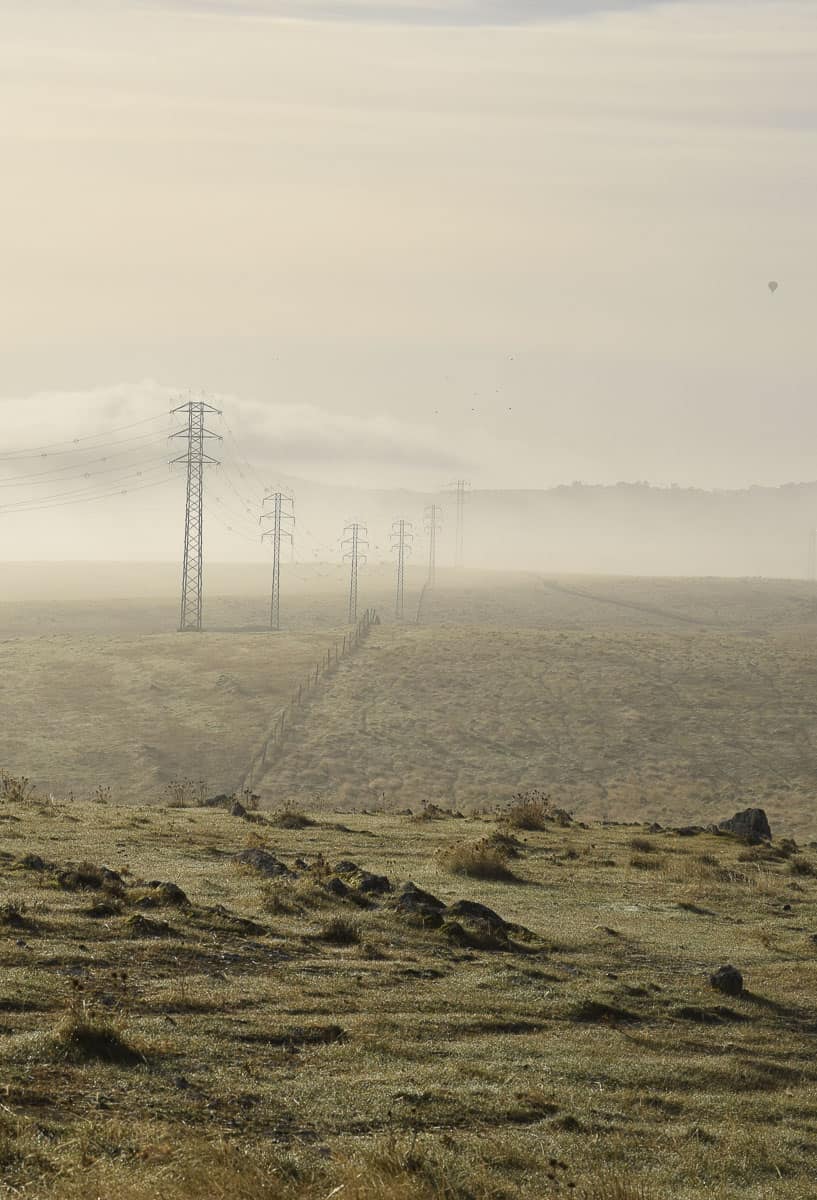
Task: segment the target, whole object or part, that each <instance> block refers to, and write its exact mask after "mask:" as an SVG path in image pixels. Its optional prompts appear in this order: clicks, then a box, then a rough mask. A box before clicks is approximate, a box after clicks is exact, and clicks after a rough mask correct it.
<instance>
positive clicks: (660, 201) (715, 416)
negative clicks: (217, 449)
mask: <svg viewBox="0 0 817 1200" xmlns="http://www.w3.org/2000/svg"><path fill="white" fill-rule="evenodd" d="M7 7H8V12H6V11H4V38H3V42H2V44H0V150H2V154H3V162H4V188H3V198H2V202H0V203H1V204H2V220H0V260H2V262H3V264H4V289H3V293H2V296H0V338H1V339H2V351H3V362H4V383H3V392H4V394H5V395H6V396H7V397H9V399H8V401H7V402H5V403H3V404H2V407H1V410H2V412H3V414H4V417H5V426H4V436H6V437H7V438H10V439H13V440H14V441H15V442H17V441H19V442H20V444H22V443H23V442H26V441H28V440H30V438H31V437H32V436H33V437H35V440H36V441H41V440H46V438H45V437H44V436H42V434H41V432H40V433H38V432H37V431H35V430H33V429H32V426H33V424H34V423H36V424H38V425H39V426H40V430H41V431H42V429H45V430H47V431H48V433H49V436H50V433H51V431H52V430H54V429H56V430H58V435H59V436H62V435H63V434H65V435H66V436H68V435H70V433H71V431H72V429H80V430H81V429H83V428H85V419H86V416H87V417H88V418H89V419H90V420H91V421H92V423H93V427H94V428H96V427H100V428H101V427H102V426H103V425H108V424H117V423H124V421H123V420H122V419H121V414H128V413H130V412H142V413H144V412H147V411H150V410H151V408H152V406H154V405H155V407H156V408H157V409H158V410H161V411H164V409H165V407H166V404H167V402H168V399H169V391H170V389H168V388H164V387H160V386H159V385H138V386H137V387H136V388H135V389H132V388H131V387H130V385H127V386H126V385H122V386H121V387H118V388H113V389H106V388H100V387H98V385H99V383H100V381H102V380H105V379H136V380H138V379H142V378H145V377H147V376H151V377H153V378H155V379H159V380H170V381H174V380H178V381H179V382H180V384H182V385H183V386H187V385H188V384H191V385H196V386H199V385H202V386H205V387H207V388H208V389H211V390H212V391H214V392H218V393H221V394H223V395H225V396H226V397H227V398H228V401H225V409H226V410H227V411H228V413H232V414H233V417H231V418H230V419H231V420H233V423H234V424H235V426H236V429H237V431H238V430H239V429H240V428H241V427H243V428H245V429H249V430H250V431H251V434H250V439H249V440H250V443H251V444H253V443H255V442H256V441H257V445H258V447H259V448H261V447H263V462H262V464H261V466H262V467H263V469H264V470H266V469H269V470H270V471H276V472H277V471H284V469H286V471H288V472H289V473H290V474H292V475H297V474H299V473H300V474H306V475H310V476H312V477H316V478H321V479H324V478H333V479H335V480H337V479H343V478H344V477H345V478H346V479H347V480H348V481H349V482H354V483H361V484H365V483H372V484H380V483H381V482H382V481H383V480H384V479H391V478H392V477H394V478H395V479H396V480H398V481H399V483H400V485H401V486H405V485H407V484H408V483H410V482H416V484H417V486H431V484H432V482H433V481H435V480H440V481H442V480H444V478H445V477H446V476H447V475H452V474H454V473H456V472H457V471H459V470H463V471H466V472H467V473H468V474H469V475H471V476H472V477H473V478H474V479H475V480H476V481H477V482H481V483H482V484H484V485H486V486H494V487H496V486H515V485H517V484H519V485H524V486H537V485H542V486H545V485H550V484H554V483H558V482H560V481H569V480H571V479H573V478H584V479H588V480H594V479H598V480H602V481H615V480H616V479H626V478H631V479H632V478H650V479H656V480H659V481H667V482H668V481H670V480H678V481H680V482H681V483H686V482H691V483H695V484H701V485H707V486H716V485H724V486H733V485H741V484H746V483H749V482H752V481H757V482H764V483H766V482H768V483H773V482H776V481H779V480H785V479H794V478H802V477H809V476H813V475H814V468H813V465H812V461H811V460H812V456H811V452H810V449H809V447H810V446H811V445H812V444H813V442H814V439H815V437H817V418H815V417H814V416H813V415H812V408H813V406H812V404H811V396H812V395H813V392H814V389H815V387H817V368H815V365H814V355H813V340H814V339H813V328H812V326H813V297H814V292H815V288H817V226H815V222H814V217H813V214H814V211H815V209H816V208H817V93H815V88H814V79H815V74H816V73H817V11H816V10H815V6H814V4H813V3H796V2H789V0H784V2H782V3H771V2H770V3H764V2H763V0H757V2H756V3H741V4H740V5H738V4H737V3H720V4H709V3H695V4H671V3H662V4H655V5H646V4H635V3H634V4H632V5H630V4H621V5H618V4H617V5H611V6H607V7H608V8H609V9H610V11H599V12H597V14H596V16H597V19H593V20H584V19H581V20H579V19H577V20H570V19H564V20H560V21H558V22H553V23H547V22H544V23H543V22H541V21H540V20H539V18H540V17H542V16H543V15H546V14H548V13H550V14H555V13H556V12H557V10H561V15H562V16H566V17H570V16H573V17H577V16H579V15H580V14H581V13H582V9H581V6H579V5H577V4H571V5H570V6H569V7H570V12H569V13H567V12H566V10H567V8H568V6H567V5H566V4H561V5H556V4H554V5H551V6H548V5H546V4H542V5H537V6H534V5H532V4H531V5H519V4H517V5H514V4H513V3H510V4H506V5H503V6H502V11H501V12H500V11H499V6H498V5H497V4H493V5H492V4H488V3H483V4H477V3H475V4H470V5H469V4H465V3H463V4H460V5H457V4H444V3H442V0H441V2H440V3H429V4H427V5H422V6H421V5H407V4H406V5H397V4H395V5H385V4H383V5H377V6H375V5H368V6H367V5H365V4H363V3H361V4H355V3H351V2H350V3H346V4H344V5H340V6H339V5H332V6H330V5H329V4H328V3H326V4H324V5H323V6H320V5H318V4H315V5H312V6H307V7H304V5H303V4H299V5H298V8H299V13H300V15H301V16H303V15H304V14H311V15H312V16H314V17H316V18H317V17H320V16H321V7H322V9H323V11H324V12H325V11H327V10H328V8H329V7H332V8H333V10H334V12H335V14H336V15H337V14H339V13H341V9H342V15H343V16H344V18H345V19H344V20H343V21H338V22H331V21H322V20H318V19H316V20H314V21H303V20H301V21H275V20H272V21H271V20H264V19H258V18H259V16H260V15H261V14H262V13H266V14H270V13H273V12H277V13H279V14H280V13H282V12H284V7H285V6H284V5H283V4H279V5H273V4H272V3H270V4H264V5H256V6H251V7H253V12H250V11H249V9H248V8H247V7H246V6H244V8H243V11H242V12H239V11H238V10H237V9H236V10H235V11H233V9H232V8H231V6H229V5H225V4H221V5H216V6H210V9H209V11H207V12H205V11H204V9H203V8H202V7H199V8H198V10H197V11H196V12H193V11H192V9H191V8H189V6H188V7H185V6H182V5H181V4H174V3H170V2H169V0H168V2H163V3H161V4H159V5H157V6H152V7H150V6H147V5H145V4H142V3H139V4H136V3H131V4H123V5H110V4H109V3H104V4H100V3H86V2H84V0H80V2H79V3H77V4H72V5H71V6H66V5H65V4H64V3H59V4H55V3H51V4H46V3H41V2H40V0H32V2H31V3H30V4H26V5H22V4H21V5H17V6H7ZM602 7H603V6H602ZM409 8H410V9H411V14H412V16H413V17H415V18H416V20H412V22H411V23H410V24H409V25H406V26H404V25H400V27H399V28H398V27H397V22H396V20H381V21H378V22H371V21H369V18H370V17H371V15H372V14H374V15H379V16H381V17H383V16H388V17H392V18H399V19H400V20H403V19H404V18H403V16H401V13H403V12H404V10H407V9H409ZM613 9H615V10H616V11H615V12H613ZM43 13H48V14H49V15H48V20H47V21H44V20H43V17H42V14H43ZM364 16H365V17H366V18H367V20H366V21H363V20H360V21H358V20H356V19H354V18H362V17H364ZM441 17H445V20H444V21H441V20H440V18H441ZM455 17H458V19H461V20H462V24H461V26H460V27H458V28H456V29H453V28H445V27H443V26H444V25H445V24H450V23H451V21H452V20H453V19H454V18H455ZM494 17H496V18H498V19H499V20H500V23H501V24H504V25H505V26H506V27H505V28H500V27H498V26H493V27H491V25H490V22H491V21H493V19H494ZM530 18H535V19H534V20H533V21H531V20H530ZM512 21H513V22H520V21H527V22H528V23H527V24H525V27H524V28H521V27H511V22H512ZM367 22H368V23H367ZM773 277H774V278H779V279H780V281H781V288H780V290H779V292H778V293H777V295H776V296H775V297H774V299H773V300H772V299H771V298H770V297H769V295H768V293H767V292H766V281H767V280H768V279H770V278H773ZM151 389H153V390H151ZM253 397H261V398H263V397H270V400H269V401H268V402H267V401H263V400H255V401H254V400H253V399H252V398H253ZM262 410H263V414H264V419H263V420H262V419H261V413H262ZM133 419H137V418H136V417H134V418H133ZM163 428H164V427H163ZM62 520H63V518H62V517H61V518H60V521H61V522H62ZM65 521H66V524H65V526H64V528H65V530H69V529H70V528H75V530H78V531H77V532H76V536H77V538H84V537H85V536H86V533H85V529H84V527H82V528H79V526H78V525H75V526H73V527H70V526H69V524H68V523H67V517H66V518H65ZM38 536H39V535H38ZM101 536H102V534H100V537H101ZM134 536H135V535H134ZM15 537H16V535H15ZM105 537H106V538H108V537H109V535H108V534H105ZM64 539H65V540H66V542H67V541H69V540H70V532H66V533H65V534H64ZM114 540H115V539H114ZM105 544H106V545H107V544H109V543H108V542H106V543H105ZM5 553H6V551H5V550H2V551H0V554H5Z"/></svg>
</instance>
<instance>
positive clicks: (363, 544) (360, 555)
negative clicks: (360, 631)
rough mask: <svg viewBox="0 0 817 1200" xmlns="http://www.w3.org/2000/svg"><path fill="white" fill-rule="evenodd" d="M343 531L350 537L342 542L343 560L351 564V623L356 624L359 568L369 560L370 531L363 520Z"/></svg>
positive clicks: (354, 522) (353, 523) (355, 522)
mask: <svg viewBox="0 0 817 1200" xmlns="http://www.w3.org/2000/svg"><path fill="white" fill-rule="evenodd" d="M343 532H344V534H348V535H349V536H348V537H344V539H343V541H342V542H341V546H342V547H343V548H344V550H343V561H344V562H348V563H349V564H350V572H349V624H350V625H354V623H355V621H356V620H357V576H358V569H359V568H360V567H362V566H364V565H365V563H366V561H367V557H366V550H367V549H368V547H369V543H368V541H367V540H366V538H367V536H368V533H369V531H368V529H367V528H366V526H365V525H364V524H362V522H360V521H353V522H352V523H351V524H350V525H347V526H346V528H345V529H344V531H343ZM347 546H348V547H349V549H348V550H347V549H345V547H347Z"/></svg>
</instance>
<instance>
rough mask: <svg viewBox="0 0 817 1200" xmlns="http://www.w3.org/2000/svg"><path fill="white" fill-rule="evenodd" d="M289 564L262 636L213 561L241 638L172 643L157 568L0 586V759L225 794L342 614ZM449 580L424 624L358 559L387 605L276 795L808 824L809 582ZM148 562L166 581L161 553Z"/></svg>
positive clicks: (50, 784) (273, 782)
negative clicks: (277, 625) (281, 620)
mask: <svg viewBox="0 0 817 1200" xmlns="http://www.w3.org/2000/svg"><path fill="white" fill-rule="evenodd" d="M292 570H293V572H295V574H293V575H292V577H291V578H290V579H289V582H288V583H287V589H288V590H287V607H286V612H287V624H288V626H289V631H288V632H285V633H283V634H281V635H280V636H276V637H271V636H269V635H264V634H263V633H259V632H255V633H253V632H248V631H247V626H248V625H258V624H261V623H263V620H264V611H265V603H266V595H265V593H266V587H267V583H268V580H267V579H266V575H265V572H264V571H263V570H261V569H259V570H257V571H255V572H254V573H253V572H247V571H243V570H242V569H240V568H236V569H234V570H232V571H230V572H225V571H222V573H221V575H218V574H215V575H214V576H213V585H212V586H213V587H216V586H218V587H221V588H223V589H226V590H225V591H224V592H223V594H221V595H220V596H219V595H218V594H215V595H208V607H207V613H208V619H209V621H210V623H211V624H212V625H213V626H214V627H216V628H219V627H220V628H222V629H226V628H228V627H231V628H233V629H235V630H237V632H233V633H227V632H211V633H207V634H205V635H203V636H202V637H195V636H193V637H190V638H180V637H179V636H178V635H176V634H174V633H172V632H169V631H170V630H172V628H173V626H174V623H175V607H174V605H173V604H172V603H171V602H170V600H169V599H167V598H160V601H156V600H151V599H150V598H149V597H150V594H151V593H150V592H149V591H147V590H146V589H147V582H145V581H142V585H141V586H142V589H143V590H142V598H141V599H136V600H131V601H125V600H122V601H115V600H114V599H113V598H112V597H113V595H114V594H115V590H114V584H113V582H112V578H113V576H112V578H110V579H109V578H108V576H107V575H106V576H105V578H104V579H99V580H97V578H96V576H95V575H94V574H93V573H90V578H89V581H88V583H87V584H86V588H87V587H89V586H90V585H91V584H96V583H98V584H99V587H100V588H103V586H104V587H105V588H107V590H108V592H109V593H111V595H109V596H108V598H107V599H97V600H95V601H93V602H84V601H81V599H80V596H79V593H78V592H77V589H78V588H79V587H80V582H81V581H79V580H77V579H74V580H73V582H71V581H69V582H70V584H71V586H70V587H68V588H67V592H66V596H65V597H64V598H63V600H62V602H55V599H54V597H49V596H45V595H43V596H42V597H40V598H39V599H38V600H37V602H32V601H31V600H30V599H29V600H27V601H25V602H23V600H22V598H21V599H20V600H19V601H18V602H17V603H4V604H0V632H4V633H5V640H3V641H0V673H1V675H2V680H3V688H4V699H5V700H6V703H5V706H4V715H5V722H4V728H3V730H2V736H0V761H2V762H3V763H5V765H7V766H9V767H10V768H12V769H13V770H14V771H15V772H16V773H18V774H28V775H30V776H32V778H34V779H35V780H36V782H37V783H38V785H39V786H40V787H41V788H43V789H45V790H47V791H48V790H50V791H53V792H54V793H55V794H56V795H58V796H59V795H62V794H65V793H67V792H69V791H74V792H75V793H76V794H77V795H78V796H79V797H87V796H88V795H90V794H92V793H93V792H94V789H95V788H96V786H97V785H102V786H103V787H110V789H111V792H110V795H111V798H112V799H113V800H115V801H116V800H126V799H127V800H156V799H160V798H161V797H162V795H163V792H164V790H165V788H166V787H167V785H168V783H170V781H171V780H173V779H174V778H181V779H189V778H192V779H194V780H197V779H203V780H204V783H205V787H206V789H207V790H209V791H210V793H215V792H219V791H230V790H232V788H234V787H236V786H237V785H238V784H239V782H240V781H241V780H242V779H243V778H244V776H245V773H246V771H247V770H248V768H249V764H250V762H251V760H252V758H253V754H254V752H255V751H256V750H257V748H258V747H259V746H260V744H261V743H262V741H263V739H264V736H265V735H266V733H267V732H268V731H269V728H270V726H271V725H272V723H273V722H274V720H275V718H276V717H277V715H278V712H279V710H280V708H281V707H282V706H283V705H284V704H285V703H286V702H287V701H288V700H289V699H290V697H291V696H292V694H293V691H294V689H295V688H296V687H297V684H298V682H300V680H301V679H302V678H303V676H304V673H305V670H306V669H307V667H308V666H309V665H310V664H311V663H313V662H314V661H315V659H316V658H317V657H318V656H319V654H320V653H321V651H322V650H323V649H324V647H325V646H326V645H327V644H329V643H331V642H333V641H334V639H335V637H336V636H337V635H338V632H339V626H338V624H337V622H338V621H339V620H342V614H343V608H344V603H343V593H344V586H345V584H344V579H345V576H344V574H343V572H342V570H341V569H340V568H339V567H331V568H330V567H325V568H321V569H317V568H302V567H295V568H292ZM113 571H114V568H110V569H109V570H108V575H111V572H113ZM114 573H115V572H114ZM103 574H104V572H103ZM421 574H422V572H421V571H419V569H416V570H415V573H414V574H413V575H412V577H411V580H410V589H409V590H410V596H411V598H412V602H413V599H416V592H417V589H418V585H419V582H420V576H421ZM9 575H10V585H9V586H10V587H11V589H12V594H14V571H13V570H12V571H10V573H9ZM165 576H166V577H165ZM209 578H210V575H209V574H208V579H209ZM440 578H441V582H440V586H439V587H438V588H437V589H436V590H435V591H434V592H433V593H429V595H428V596H427V598H426V605H425V607H424V618H423V620H424V622H425V623H424V625H423V626H421V627H419V628H418V627H416V626H414V625H410V624H409V625H405V626H396V625H394V624H393V623H391V622H390V613H391V573H390V569H387V568H377V569H373V570H372V572H371V574H370V575H368V576H367V578H366V579H365V581H364V592H363V602H364V603H370V602H374V603H376V604H377V605H378V606H379V607H380V608H381V611H382V613H383V619H384V624H383V625H382V626H380V627H379V628H378V629H377V630H376V631H375V632H374V634H373V636H372V638H371V639H370V642H369V643H368V644H367V646H366V648H365V650H364V651H362V652H361V654H360V655H359V656H356V658H355V659H354V660H352V661H350V662H349V663H347V664H346V665H345V666H344V667H343V668H342V669H341V670H340V671H338V672H337V674H336V675H334V676H333V677H332V679H331V682H330V683H329V685H328V686H327V688H326V689H325V690H324V691H323V692H322V695H321V697H320V698H319V700H318V701H317V702H316V703H314V704H311V705H310V706H309V708H308V709H307V710H305V711H304V712H303V713H302V714H301V718H300V720H299V722H298V723H297V725H296V727H295V728H294V729H293V731H292V733H293V736H291V737H288V738H287V741H286V744H285V747H284V750H283V753H282V754H281V755H280V756H279V757H276V758H275V760H274V762H273V763H272V764H271V769H270V770H269V772H268V774H267V776H266V777H265V778H264V779H263V781H262V783H263V788H262V790H263V793H264V802H265V803H266V804H268V805H272V806H280V805H283V804H286V803H294V804H296V805H299V806H304V805H307V806H309V807H313V808H314V807H316V805H317V806H319V807H320V806H321V805H328V806H330V807H332V806H347V807H349V808H360V807H366V806H372V805H377V806H388V807H391V808H394V809H400V808H403V807H406V806H407V805H412V806H419V805H420V804H421V803H422V802H424V801H429V802H438V803H441V804H442V805H444V806H446V807H454V808H460V809H463V810H464V811H468V810H474V809H479V808H480V807H481V806H483V805H484V804H486V803H488V804H494V803H499V802H503V801H510V800H511V798H512V796H513V794H514V793H515V792H516V791H518V790H520V789H531V788H543V789H545V790H547V791H548V792H549V793H550V794H551V797H552V799H553V802H554V803H555V804H557V805H561V806H564V807H568V808H571V809H573V810H574V811H576V812H579V813H582V814H584V815H587V816H589V817H595V818H604V817H611V818H614V819H616V818H618V819H621V818H630V819H634V820H636V819H641V818H646V817H650V818H655V819H657V820H659V821H668V820H674V821H676V822H682V821H689V822H694V821H700V820H711V819H714V818H716V817H718V816H721V815H722V814H723V812H724V811H730V810H733V809H735V808H738V807H743V806H745V805H746V804H759V805H762V806H763V807H765V808H766V809H767V811H768V812H769V814H770V817H771V820H772V823H773V826H775V825H777V826H782V827H785V828H787V829H788V830H789V831H790V832H792V833H795V834H796V835H798V836H805V837H811V836H813V835H814V833H815V827H814V818H813V813H812V808H813V805H812V797H813V795H814V792H815V788H817V767H815V762H817V758H815V754H814V731H813V707H812V703H811V679H812V677H813V675H814V672H815V670H817V661H815V658H816V656H817V650H816V649H815V647H817V638H816V637H815V633H816V632H817V621H815V608H814V596H813V593H812V591H811V590H810V589H809V587H808V586H807V585H805V584H798V583H795V582H791V581H747V580H672V579H665V580H637V579H630V580H627V579H563V580H556V579H540V578H537V577H535V576H532V575H531V576H524V575H521V574H516V575H514V574H512V573H507V574H497V575H489V574H486V573H479V572H474V573H471V572H465V573H446V572H444V571H443V572H441V577H440ZM38 580H39V582H38V586H40V585H42V587H45V584H46V582H47V579H46V577H45V576H43V577H42V579H40V577H39V576H38ZM140 580H142V574H141V569H140V573H138V574H136V575H135V574H134V573H133V572H131V573H130V575H128V577H127V578H126V579H124V581H123V583H122V585H121V586H122V588H123V589H124V588H125V587H131V588H133V587H135V586H136V584H137V582H139V581H140ZM162 580H163V582H162V586H163V587H164V588H165V589H167V588H170V587H172V586H175V574H174V573H173V572H170V571H167V572H165V575H163V576H162ZM148 582H150V576H149V573H148ZM285 582H286V581H285ZM228 584H229V585H230V586H229V588H228V586H227V585H228ZM20 586H21V585H20ZM20 586H18V594H19V595H20V596H21V597H22V594H23V593H22V592H20ZM26 586H27V587H28V589H29V594H30V593H31V590H32V582H31V580H29V582H28V584H27V585H26ZM66 586H67V585H66ZM156 586H157V587H158V583H157V584H156ZM72 589H73V590H72ZM242 589H244V590H243V591H242ZM248 589H249V594H248ZM254 589H257V591H256V590H254ZM37 594H38V595H39V592H38V593H37ZM121 594H126V593H124V592H122V593H121ZM69 601H70V602H69ZM410 611H413V610H411V604H410ZM161 629H165V630H168V632H165V633H162V632H158V630H161ZM242 630H243V631H242ZM341 632H342V631H341ZM255 782H257V780H256V781H255ZM318 797H319V799H317V798H318Z"/></svg>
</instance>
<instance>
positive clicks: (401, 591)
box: [391, 518, 414, 621]
mask: <svg viewBox="0 0 817 1200" xmlns="http://www.w3.org/2000/svg"><path fill="white" fill-rule="evenodd" d="M413 544H414V533H413V530H412V524H411V521H404V520H402V518H401V519H399V520H397V521H393V522H392V527H391V549H392V554H396V555H397V597H396V600H395V605H394V615H395V616H396V617H397V620H398V621H402V619H403V611H404V609H405V600H406V558H407V556H408V555H409V554H411V551H412V548H413Z"/></svg>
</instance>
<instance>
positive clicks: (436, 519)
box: [423, 504, 443, 587]
mask: <svg viewBox="0 0 817 1200" xmlns="http://www.w3.org/2000/svg"><path fill="white" fill-rule="evenodd" d="M442 517H443V510H442V509H441V508H440V506H439V504H429V505H427V507H426V510H425V513H424V514H423V524H424V527H425V531H426V535H427V537H428V580H427V584H428V587H434V584H435V583H436V582H437V534H438V533H439V532H440V529H441V528H442Z"/></svg>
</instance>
